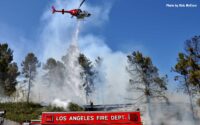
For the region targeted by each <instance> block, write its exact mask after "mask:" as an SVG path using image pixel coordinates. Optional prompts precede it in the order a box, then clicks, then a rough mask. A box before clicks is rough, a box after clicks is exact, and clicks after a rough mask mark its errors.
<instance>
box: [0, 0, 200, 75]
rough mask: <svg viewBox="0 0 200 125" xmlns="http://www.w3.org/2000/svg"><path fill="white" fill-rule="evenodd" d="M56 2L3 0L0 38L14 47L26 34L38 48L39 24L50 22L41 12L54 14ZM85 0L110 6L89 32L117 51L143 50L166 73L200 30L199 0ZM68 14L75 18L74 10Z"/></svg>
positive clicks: (29, 47) (27, 41)
mask: <svg viewBox="0 0 200 125" xmlns="http://www.w3.org/2000/svg"><path fill="white" fill-rule="evenodd" d="M55 1H56V0H0V41H1V42H2V41H7V42H9V40H10V41H12V42H9V44H11V46H12V44H13V45H17V42H18V40H22V41H23V40H24V39H25V40H26V41H24V42H26V43H28V44H27V45H29V46H27V47H26V51H27V52H28V51H36V50H35V48H33V47H34V45H35V44H37V45H38V44H40V43H38V41H36V40H37V38H36V37H37V36H38V33H40V32H39V31H40V30H42V29H40V26H41V25H45V24H42V23H41V17H42V15H43V14H44V11H45V10H48V8H49V13H51V10H50V9H51V8H50V7H51V5H52V4H53V2H55ZM66 1H67V0H66ZM78 4H79V0H77V6H78ZM86 4H89V5H94V6H101V5H102V6H103V5H106V4H109V5H111V10H110V13H109V19H108V20H107V21H105V22H104V25H102V26H100V27H91V28H90V29H89V30H88V31H90V32H92V33H93V34H95V35H97V36H100V37H102V38H103V39H105V41H106V44H107V45H108V46H109V47H110V48H111V49H112V50H113V51H122V52H124V53H130V52H132V51H134V50H140V51H142V52H143V53H144V54H145V55H148V56H150V57H152V60H153V63H154V64H155V65H156V66H158V68H159V69H160V72H161V73H162V74H165V73H167V74H170V70H171V67H172V66H173V65H174V64H175V63H176V58H177V54H178V52H179V51H182V50H183V46H184V41H185V40H187V39H190V38H191V37H192V36H194V35H200V0H110V1H108V0H101V1H100V0H87V3H86ZM166 4H195V5H197V7H190V8H186V7H182V8H181V7H179V8H175V7H171V8H170V7H166ZM66 9H72V8H66ZM91 13H92V15H95V13H93V12H91ZM65 16H66V20H71V18H70V16H69V15H65ZM85 21H87V19H86V20H85ZM15 40H16V41H15ZM19 49H20V46H19ZM171 77H172V76H171Z"/></svg>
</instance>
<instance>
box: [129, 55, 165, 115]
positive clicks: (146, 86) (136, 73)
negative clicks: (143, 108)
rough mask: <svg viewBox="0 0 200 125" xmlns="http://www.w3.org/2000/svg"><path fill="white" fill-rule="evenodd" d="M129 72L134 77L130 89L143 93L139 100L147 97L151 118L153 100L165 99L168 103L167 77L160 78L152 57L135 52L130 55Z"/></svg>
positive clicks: (130, 81)
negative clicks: (151, 102)
mask: <svg viewBox="0 0 200 125" xmlns="http://www.w3.org/2000/svg"><path fill="white" fill-rule="evenodd" d="M127 57H128V66H127V68H126V69H127V71H128V73H129V74H130V76H131V77H132V79H130V80H129V83H130V84H129V89H130V90H136V91H139V92H140V93H142V95H141V97H139V98H137V99H141V100H142V99H143V98H144V97H145V100H146V103H147V106H148V108H147V109H148V112H149V116H150V118H151V119H152V116H151V110H150V101H151V99H153V98H157V99H164V100H166V101H167V102H168V98H167V97H166V96H165V91H166V90H167V86H166V77H160V76H159V73H158V69H157V68H156V67H155V66H154V65H153V63H152V61H151V58H150V57H144V56H143V55H142V53H140V52H138V51H137V52H133V53H132V54H131V55H128V56H127Z"/></svg>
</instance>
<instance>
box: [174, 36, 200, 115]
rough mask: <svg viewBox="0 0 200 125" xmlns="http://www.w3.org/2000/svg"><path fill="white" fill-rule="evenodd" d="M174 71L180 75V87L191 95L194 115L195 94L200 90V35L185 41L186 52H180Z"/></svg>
mask: <svg viewBox="0 0 200 125" xmlns="http://www.w3.org/2000/svg"><path fill="white" fill-rule="evenodd" d="M173 71H174V72H176V73H178V74H179V75H177V76H175V80H176V81H179V83H180V85H179V88H180V89H183V90H184V92H185V93H186V94H188V96H189V100H190V108H191V111H192V114H193V118H194V119H195V116H194V107H193V95H195V94H198V93H199V92H200V36H194V37H193V38H192V39H190V40H187V41H186V42H185V52H184V53H179V54H178V59H177V64H176V65H175V66H174V68H173Z"/></svg>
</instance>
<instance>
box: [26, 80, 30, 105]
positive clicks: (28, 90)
mask: <svg viewBox="0 0 200 125" xmlns="http://www.w3.org/2000/svg"><path fill="white" fill-rule="evenodd" d="M30 84H31V80H30V78H29V81H28V95H27V103H29V97H30V89H31V86H30Z"/></svg>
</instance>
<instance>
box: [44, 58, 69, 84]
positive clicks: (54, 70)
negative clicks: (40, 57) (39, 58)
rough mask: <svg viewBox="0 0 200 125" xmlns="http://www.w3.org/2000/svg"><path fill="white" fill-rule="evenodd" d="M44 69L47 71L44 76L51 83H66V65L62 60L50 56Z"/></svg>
mask: <svg viewBox="0 0 200 125" xmlns="http://www.w3.org/2000/svg"><path fill="white" fill-rule="evenodd" d="M43 69H44V70H45V71H47V72H46V74H45V75H44V78H46V79H47V81H48V83H49V85H51V84H55V83H56V84H57V85H60V86H62V85H63V84H64V80H65V66H64V64H63V63H62V62H60V61H56V60H55V59H54V58H49V59H48V60H47V62H46V64H44V66H43Z"/></svg>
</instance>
